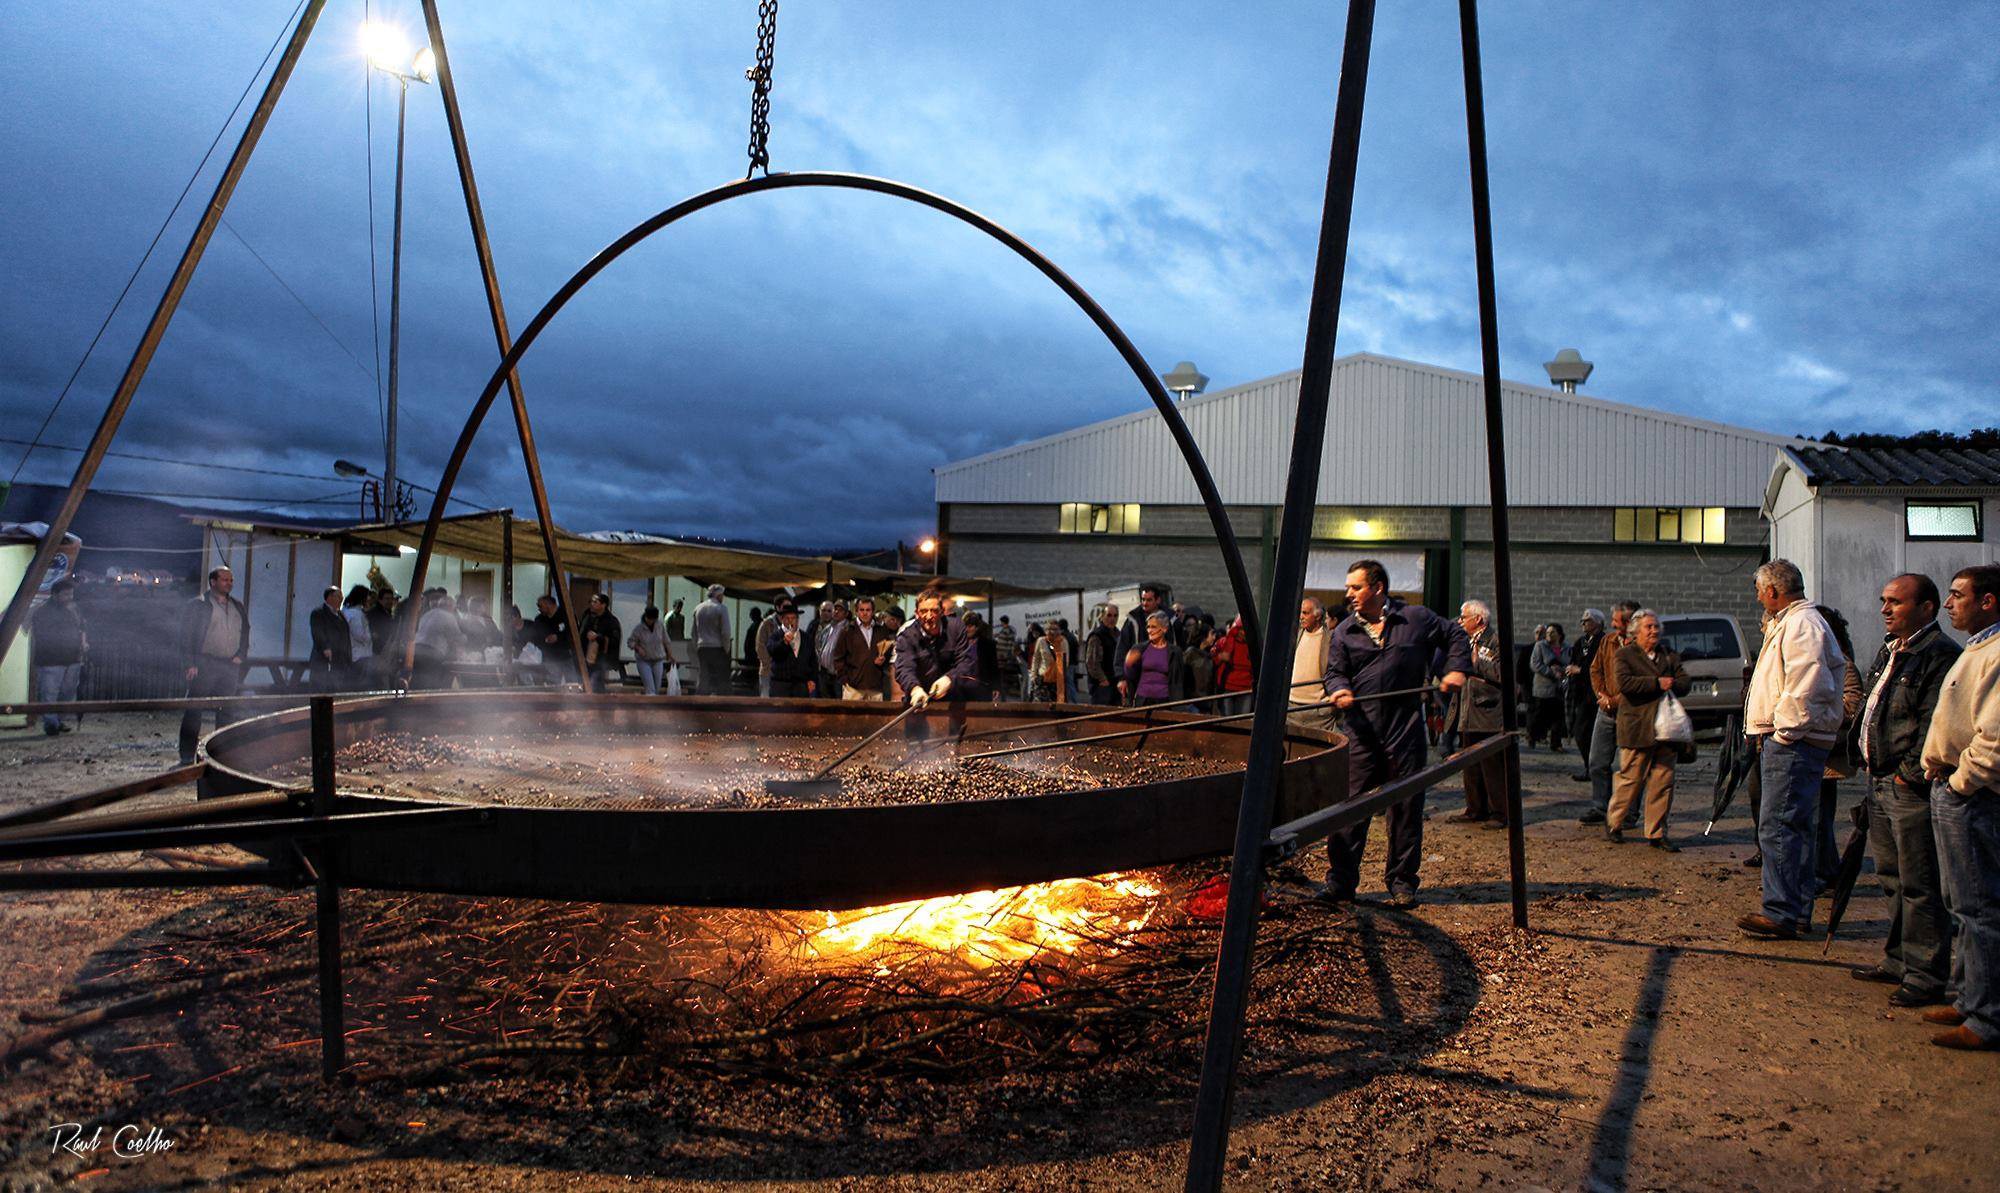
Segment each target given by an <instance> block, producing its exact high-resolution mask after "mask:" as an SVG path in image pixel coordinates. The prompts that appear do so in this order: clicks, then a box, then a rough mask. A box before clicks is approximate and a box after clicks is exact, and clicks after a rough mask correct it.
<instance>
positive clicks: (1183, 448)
mask: <svg viewBox="0 0 2000 1193" xmlns="http://www.w3.org/2000/svg"><path fill="white" fill-rule="evenodd" d="M801 187H822V188H832V189H841V190H859V191H872V192H874V193H875V194H880V195H889V196H891V197H894V198H898V199H906V200H908V201H910V202H913V203H917V204H920V205H921V206H924V207H928V208H931V209H932V210H933V211H940V212H943V213H944V214H946V215H948V216H951V217H952V218H954V219H956V220H959V221H960V222H962V223H965V224H968V225H970V226H972V227H974V228H977V229H979V230H980V231H981V232H984V233H986V235H988V236H990V237H992V238H993V239H994V240H997V241H999V242H1000V243H1001V244H1004V245H1006V246H1007V247H1008V248H1010V249H1012V250H1013V251H1014V253H1015V254H1016V255H1017V256H1019V257H1021V258H1022V259H1023V260H1025V261H1027V262H1028V263H1029V264H1031V265H1033V266H1034V267H1035V268H1036V269H1038V270H1040V271H1041V272H1042V274H1043V275H1044V276H1045V277H1047V278H1048V279H1049V280H1050V281H1052V282H1054V283H1055V284H1056V286H1057V287H1058V288H1059V289H1061V290H1062V292H1063V293H1064V294H1066V295H1068V296H1069V298H1070V301H1072V302H1074V303H1075V304H1076V305H1077V306H1078V307H1079V308H1080V309H1082V311H1083V312H1084V313H1085V314H1086V315H1089V316H1090V319H1091V322H1093V323H1095V324H1096V325H1097V328H1098V330H1099V331H1101V332H1103V333H1104V336H1105V338H1106V339H1108V340H1110V341H1111V343H1112V346H1114V347H1115V348H1117V349H1118V354H1119V355H1120V356H1122V357H1124V358H1125V363H1126V364H1127V365H1128V366H1130V367H1131V369H1132V373H1133V375H1134V376H1136V377H1137V378H1138V379H1139V382H1140V384H1141V385H1143V386H1144V387H1145V389H1146V393H1147V395H1148V396H1149V397H1151V398H1152V399H1153V405H1154V406H1155V407H1157V408H1158V410H1159V412H1160V417H1161V418H1163V419H1165V420H1166V423H1167V430H1168V432H1169V433H1170V434H1171V435H1172V436H1173V440H1174V446H1175V447H1177V448H1179V449H1180V453H1181V456H1182V457H1183V458H1184V459H1185V460H1186V461H1187V465H1188V471H1189V472H1190V473H1192V474H1193V476H1194V482H1195V488H1196V489H1198V490H1199V491H1200V493H1201V501H1202V505H1203V506H1204V507H1206V509H1207V510H1208V520H1209V524H1210V525H1211V526H1213V527H1214V529H1215V537H1216V542H1217V544H1218V545H1219V546H1220V547H1221V549H1222V562H1223V566H1224V568H1225V569H1227V571H1228V573H1229V587H1230V589H1231V590H1232V591H1233V592H1234V593H1235V596H1236V607H1237V609H1238V610H1239V611H1240V612H1241V614H1242V616H1243V627H1244V630H1245V631H1246V632H1247V633H1248V635H1249V638H1250V650H1251V657H1253V658H1255V657H1258V653H1257V652H1258V649H1259V647H1258V643H1259V641H1260V632H1259V631H1260V626H1259V619H1258V613H1257V603H1256V600H1255V599H1254V597H1253V596H1252V595H1251V590H1250V577H1249V575H1248V573H1247V572H1246V571H1245V570H1244V567H1243V552H1242V550H1241V549H1240V548H1239V547H1238V546H1237V543H1236V532H1235V530H1234V529H1233V528H1232V527H1231V526H1230V524H1229V516H1228V511H1227V510H1225V509H1224V508H1223V505H1222V497H1221V495H1220V494H1219V493H1217V492H1216V488H1215V479H1214V478H1213V477H1212V476H1210V475H1209V471H1208V464H1207V461H1206V460H1204V459H1203V457H1202V454H1201V449H1200V448H1199V447H1198V446H1197V445H1196V444H1195V441H1194V436H1193V434H1192V433H1190V432H1189V431H1188V428H1187V423H1186V422H1185V421H1183V420H1182V418H1181V416H1180V411H1179V410H1178V409H1176V408H1175V406H1174V402H1173V398H1172V397H1171V396H1169V395H1168V393H1167V390H1166V387H1165V386H1164V385H1163V384H1161V382H1160V379H1159V378H1158V377H1157V376H1155V375H1154V374H1153V371H1152V368H1151V366H1149V365H1148V364H1147V363H1146V360H1145V358H1144V357H1142V356H1141V355H1139V350H1138V348H1136V347H1134V346H1133V344H1132V341H1131V340H1130V339H1129V338H1128V337H1127V336H1126V335H1125V333H1124V331H1123V330H1121V329H1120V328H1119V326H1118V324H1117V323H1115V322H1113V321H1112V318H1111V316H1110V315H1108V314H1106V313H1105V311H1104V308H1103V307H1101V306H1099V305H1098V304H1097V301H1096V300H1095V299H1093V298H1091V296H1090V295H1089V294H1088V293H1087V292H1085V290H1084V289H1083V287H1082V286H1079V285H1077V284H1076V281H1075V280H1074V279H1072V278H1071V277H1070V276H1069V275H1068V274H1066V273H1064V272H1063V271H1062V270H1061V269H1059V268H1057V267H1056V265H1055V263H1054V262H1052V261H1050V260H1049V259H1048V258H1047V257H1044V256H1043V255H1042V254H1041V253H1040V252H1038V251H1036V250H1035V249H1034V248H1033V247H1032V246H1030V245H1029V244H1028V243H1027V242H1026V241H1024V240H1022V239H1021V238H1020V237H1018V236H1016V235H1014V234H1013V233H1012V232H1009V231H1008V230H1007V229H1005V228H1003V227H1001V226H1000V225H999V224H996V223H994V222H993V221H992V220H989V219H987V218H986V217H985V216H983V215H980V214H979V213H978V212H976V211H973V210H971V209H970V208H967V207H962V206H960V205H959V204H957V203H954V202H952V201H951V200H949V199H946V198H944V197H943V196H941V195H936V194H932V193H931V192H929V191H926V190H920V189H918V188H917V187H913V186H908V185H905V184H903V183H900V182H893V181H891V180H889V179H886V178H874V177H870V176H868V175H865V174H838V173H824V172H810V173H797V174H768V175H765V176H763V177H760V178H744V179H739V180H737V181H735V182H730V183H727V184H725V185H723V186H718V187H716V188H715V189H713V190H709V191H704V192H702V193H701V194H698V195H695V196H693V197H692V198H688V199H683V200H682V201H681V202H679V203H676V204H675V205H674V206H672V207H669V208H667V209H666V210H665V211H662V212H660V213H659V214H658V215H655V216H652V217H651V218H649V219H647V220H645V221H644V222H642V223H640V224H639V225H638V226H637V227H635V228H633V229H632V230H631V231H629V232H627V233H625V235H623V236H621V237H619V238H618V239H617V240H614V241H612V242H611V244H609V245H608V246H606V247H605V248H604V249H603V250H602V251H600V252H599V253H598V254H597V255H596V256H594V257H592V258H591V259H590V260H589V261H588V262H586V263H585V264H584V266H583V268H582V269H579V270H577V271H576V273H575V274H574V275H573V276H572V277H571V278H570V279H569V280H568V281H567V282H564V283H563V285H562V287H561V288H560V289H558V290H557V291H556V292H555V294H554V296H553V297H551V298H550V299H549V301H548V302H547V303H546V304H545V305H544V306H543V307H542V309H541V310H539V311H537V312H535V317H534V318H533V319H531V320H529V321H528V324H527V326H525V327H523V328H522V329H521V334H520V336H519V337H518V338H517V339H516V340H515V341H514V346H513V347H512V348H511V349H510V350H509V351H508V352H507V354H506V356H505V357H503V358H502V359H501V361H500V364H499V366H498V367H497V368H495V369H494V371H493V376H492V378H491V379H490V380H488V381H487V383H486V388H485V389H484V390H482V391H481V392H480V395H479V400H478V401H477V402H476V403H474V405H473V408H472V413H471V415H470V416H469V417H468V418H467V419H466V422H465V430H464V431H463V432H462V433H460V435H459V437H458V443H457V444H456V445H455V446H454V447H453V448H452V452H451V459H450V460H449V461H448V462H447V463H446V464H445V470H444V475H443V477H441V478H440V479H439V481H438V487H437V496H436V498H435V500H434V501H433V502H432V505H431V512H430V517H429V518H428V519H427V520H426V521H425V523H424V537H423V543H422V545H421V546H420V547H419V548H418V550H417V558H416V566H415V571H414V573H413V574H412V577H411V580H410V589H411V591H412V592H421V591H422V590H423V585H424V577H425V574H426V572H427V570H428V568H429V566H430V558H431V551H432V549H433V547H434V546H435V545H436V540H437V533H438V526H439V524H440V523H441V522H442V521H443V519H444V510H445V503H446V502H447V501H448V500H450V498H451V491H452V488H453V486H454V485H455V484H456V483H457V481H458V473H459V470H460V469H461V468H462V467H463V466H464V464H465V457H466V453H467V452H468V451H470V450H471V448H472V441H473V440H474V438H476V437H477V436H478V434H479V428H480V426H481V425H482V424H483V423H484V422H485V421H486V414H487V412H488V411H489V410H490V409H491V408H492V406H493V401H494V399H495V397H497V396H498V395H499V393H500V388H501V386H502V385H503V384H505V383H506V380H507V377H508V375H509V374H510V373H512V372H513V371H514V369H515V367H516V366H517V365H518V364H519V363H520V361H521V358H522V357H523V356H525V355H526V354H527V351H528V349H529V348H530V347H532V346H533V345H534V343H535V340H536V339H537V338H539V337H540V335H541V333H542V330H543V329H544V328H546V327H547V326H548V325H549V322H550V321H551V320H553V319H554V318H555V317H556V315H557V314H558V313H559V312H560V311H561V310H562V309H563V307H565V306H567V305H568V304H569V301H570V299H572V298H574V297H576V295H577V292H578V291H580V290H582V289H583V288H584V287H585V286H586V285H589V284H590V282H591V281H592V280H593V279H595V278H596V277H597V275H598V274H600V273H602V272H604V270H605V269H606V268H607V267H609V266H610V265H611V263H612V262H613V261H616V260H617V259H618V258H619V257H621V256H623V255H624V254H625V253H626V251H627V250H629V249H631V248H632V247H633V246H635V245H637V244H639V243H640V242H641V241H643V240H645V239H646V238H647V237H649V236H651V235H653V234H654V233H655V232H658V231H660V230H661V229H662V228H665V227H667V226H668V225H669V224H673V223H677V222H678V221H680V220H682V219H685V218H686V217H688V216H690V215H693V214H694V213H695V212H697V211H701V210H703V209H704V208H708V207H713V206H715V205H716V204H718V203H724V202H727V201H728V200H731V199H738V198H742V197H743V196H745V195H751V194H756V193H759V192H762V191H775V190H787V189H792V188H801ZM534 464H535V461H530V466H531V467H532V466H534Z"/></svg>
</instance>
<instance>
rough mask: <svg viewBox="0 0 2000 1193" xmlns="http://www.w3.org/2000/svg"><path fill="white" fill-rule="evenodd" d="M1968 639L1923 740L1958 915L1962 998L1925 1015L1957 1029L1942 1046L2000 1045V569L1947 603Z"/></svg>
mask: <svg viewBox="0 0 2000 1193" xmlns="http://www.w3.org/2000/svg"><path fill="white" fill-rule="evenodd" d="M1944 608H1945V612H1946V613H1947V614H1949V615H1950V617H1951V625H1952V628H1953V629H1955V630H1958V631H1960V632H1961V633H1966V634H1970V635H1971V637H1970V638H1968V639H1967V640H1966V643H1965V650H1964V653H1962V654H1960V655H1959V656H1958V661H1956V662H1954V663H1953V664H1952V665H1951V670H1950V671H1949V672H1947V673H1946V674H1945V677H1944V683H1943V685H1942V686H1941V687H1940V688H1939V690H1938V699H1937V708H1936V710H1935V711H1934V712H1932V714H1931V725H1930V730H1929V732H1928V733H1926V734H1925V735H1924V751H1923V767H1924V776H1925V777H1926V778H1928V779H1930V780H1931V823H1932V824H1933V826H1935V828H1936V830H1937V846H1938V860H1939V861H1940V862H1941V863H1942V864H1943V869H1944V902H1945V906H1946V907H1947V908H1949V909H1950V910H1951V911H1952V912H1953V913H1954V914H1956V915H1957V916H1958V939H1957V940H1956V941H1955V942H1954V945H1955V947H1956V949H1957V957H1956V958H1954V961H1953V965H1952V970H1953V973H1954V975H1955V976H1956V977H1957V979H1958V981H1957V983H1956V984H1957V986H1958V998H1957V1000H1956V1001H1954V1002H1953V1003H1952V1005H1951V1006H1949V1007H1933V1008H1932V1009H1930V1010H1928V1011H1925V1012H1924V1018H1925V1019H1926V1020H1928V1021H1930V1022H1932V1023H1936V1024H1940V1025H1942V1026H1945V1027H1949V1028H1951V1030H1950V1031H1947V1032H1944V1033H1942V1034H1940V1035H1936V1036H1932V1037H1931V1043H1933V1044H1936V1045H1937V1046H1939V1047H1940V1048H1962V1049H1970V1050H1977V1051H1989V1050H1992V1049H1996V1048H2000V566H1996V565H1994V564H1985V565H1983V566H1980V567H1969V568H1964V569H1962V570H1961V571H1960V572H1959V573H1958V574H1957V575H1956V576H1953V577H1952V578H1951V588H1950V589H1949V590H1948V591H1947V593H1946V595H1945V599H1944Z"/></svg>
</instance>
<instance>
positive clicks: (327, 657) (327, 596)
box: [306, 584, 354, 692]
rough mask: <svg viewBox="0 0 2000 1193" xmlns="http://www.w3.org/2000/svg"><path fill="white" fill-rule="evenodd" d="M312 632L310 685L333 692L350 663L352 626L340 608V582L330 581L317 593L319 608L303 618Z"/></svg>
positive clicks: (315, 689)
mask: <svg viewBox="0 0 2000 1193" xmlns="http://www.w3.org/2000/svg"><path fill="white" fill-rule="evenodd" d="M306 623H307V626H306V628H307V629H308V630H310V631H311V633H312V659H311V660H310V661H311V663H312V686H313V690H314V691H316V692H337V691H339V690H340V689H341V687H342V686H344V685H345V684H346V682H347V673H348V671H349V670H350V669H351V668H352V666H353V663H354V638H353V630H352V629H350V628H349V626H348V624H347V615H346V614H344V613H342V612H341V611H340V586H339V585H333V584H330V585H328V586H327V588H326V590H325V591H324V592H322V593H320V594H319V608H317V609H314V610H313V611H312V616H311V617H309V618H307V619H306Z"/></svg>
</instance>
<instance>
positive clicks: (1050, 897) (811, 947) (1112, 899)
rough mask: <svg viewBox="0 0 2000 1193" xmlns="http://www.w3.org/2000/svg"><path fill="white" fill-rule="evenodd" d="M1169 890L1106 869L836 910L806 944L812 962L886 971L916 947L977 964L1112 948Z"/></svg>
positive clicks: (810, 930)
mask: <svg viewBox="0 0 2000 1193" xmlns="http://www.w3.org/2000/svg"><path fill="white" fill-rule="evenodd" d="M1161 893H1162V892H1161V891H1160V888H1159V887H1157V886H1155V885H1154V884H1153V883H1152V882H1151V881H1150V880H1149V879H1147V878H1146V877H1145V876H1143V875H1126V874H1102V875H1099V876H1097V877H1095V878H1065V879H1061V880H1059V881H1056V882H1043V883H1036V884H1034V885H1032V886H1017V887H1008V888H1006V889H1005V890H998V891H973V892H971V893H969V894H964V895H947V896H943V897H941V898H936V899H920V900H917V901H914V902H910V903H892V904H890V905H888V906H886V907H864V908H859V909H857V910H853V911H829V912H824V913H821V914H822V915H823V916H824V918H825V923H824V925H823V926H820V927H808V928H807V929H806V930H805V932H804V934H803V937H802V939H801V941H800V944H801V946H802V955H803V957H804V958H805V959H808V960H820V961H854V960H876V961H878V962H881V963H883V964H884V967H885V968H886V965H887V962H889V961H890V960H891V959H893V958H895V957H896V956H897V955H898V954H901V953H903V952H905V951H907V950H908V949H909V948H910V947H912V946H913V947H915V948H916V949H920V950H922V951H923V952H925V953H927V954H930V955H931V956H932V957H933V958H935V957H936V956H937V955H940V954H942V955H945V956H949V957H951V958H954V959H956V960H958V961H960V962H962V963H964V964H965V965H967V966H969V967H971V968H975V969H977V968H984V967H987V966H991V965H1000V964H1007V963H1018V962H1022V961H1027V960H1030V959H1032V958H1034V957H1035V956H1036V955H1038V954H1040V953H1043V952H1058V953H1063V954H1077V953H1080V952H1083V951H1085V950H1091V949H1097V950H1105V951H1112V950H1116V949H1117V948H1119V947H1121V946H1122V945H1124V944H1125V943H1127V941H1128V940H1129V938H1130V937H1131V935H1132V934H1133V933H1136V932H1138V931H1139V930H1140V929H1142V928H1144V927H1145V926H1146V924H1147V922H1148V921H1150V920H1151V919H1152V917H1153V914H1154V912H1155V911H1156V910H1157V909H1158V908H1159V907H1160V903H1159V897H1160V895H1161Z"/></svg>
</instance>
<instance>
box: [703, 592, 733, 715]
mask: <svg viewBox="0 0 2000 1193" xmlns="http://www.w3.org/2000/svg"><path fill="white" fill-rule="evenodd" d="M729 644H730V637H729V608H728V606H726V605H724V604H723V603H722V585H720V584H711V585H709V586H708V599H707V600H705V601H703V602H702V603H701V604H699V605H697V606H695V610H694V661H695V667H696V668H697V670H698V672H699V675H700V680H699V682H700V684H701V694H702V695H704V696H727V695H729Z"/></svg>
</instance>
